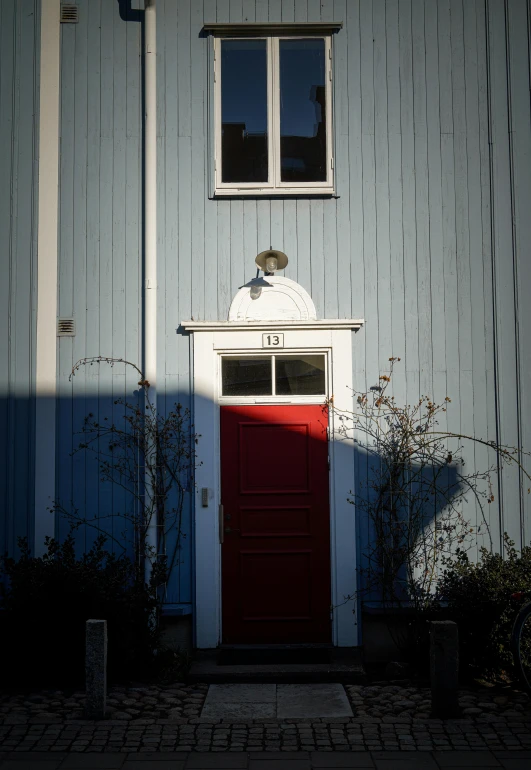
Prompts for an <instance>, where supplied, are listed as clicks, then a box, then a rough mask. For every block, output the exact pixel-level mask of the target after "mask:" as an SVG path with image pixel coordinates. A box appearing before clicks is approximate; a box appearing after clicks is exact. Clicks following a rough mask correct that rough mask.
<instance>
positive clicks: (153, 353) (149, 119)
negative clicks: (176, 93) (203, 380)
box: [143, 0, 158, 582]
mask: <svg viewBox="0 0 531 770" xmlns="http://www.w3.org/2000/svg"><path fill="white" fill-rule="evenodd" d="M145 8H146V10H145V27H144V42H145V49H144V54H145V56H144V62H145V72H144V105H145V111H146V112H145V147H144V152H145V155H144V185H145V188H144V189H145V194H144V340H143V343H144V350H143V353H144V376H145V378H146V380H147V381H148V382H149V388H148V395H149V400H150V402H151V404H152V406H153V408H154V410H155V413H156V408H157V44H156V38H157V15H156V9H155V0H146V5H145ZM148 451H149V449H148ZM153 451H154V448H152V449H151V452H153ZM154 492H155V490H154V489H153V488H152V484H151V478H150V477H149V474H148V473H146V474H145V494H146V497H147V498H148V499H149V498H152V496H153V494H154ZM157 523H158V522H157V520H156V517H152V519H151V521H150V524H149V527H148V530H147V545H148V547H151V548H154V549H155V553H157V552H158V546H157V540H158V538H157ZM150 577H151V562H150V560H149V559H146V566H145V579H146V582H149V579H150Z"/></svg>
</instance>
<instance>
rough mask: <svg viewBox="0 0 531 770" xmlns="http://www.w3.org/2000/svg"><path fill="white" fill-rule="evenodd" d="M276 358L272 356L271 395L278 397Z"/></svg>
mask: <svg viewBox="0 0 531 770" xmlns="http://www.w3.org/2000/svg"><path fill="white" fill-rule="evenodd" d="M275 358H276V356H274V355H272V356H271V395H272V396H276V395H277V383H276V379H277V374H276V362H275Z"/></svg>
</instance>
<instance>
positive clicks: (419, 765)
mask: <svg viewBox="0 0 531 770" xmlns="http://www.w3.org/2000/svg"><path fill="white" fill-rule="evenodd" d="M530 765H531V751H525V752H524V751H522V752H520V754H518V755H515V754H514V753H512V752H508V751H495V752H490V751H478V752H475V753H473V754H471V753H470V752H469V753H466V752H464V751H448V752H443V751H432V752H429V753H424V754H416V753H415V754H409V755H408V756H407V757H405V756H404V754H402V753H400V752H396V751H383V752H376V751H370V752H369V751H363V752H360V753H358V754H352V753H348V752H337V753H334V754H322V753H319V752H307V751H298V752H296V753H293V754H290V755H286V754H273V753H263V752H257V753H254V754H251V753H248V752H246V753H243V754H207V753H195V754H192V753H189V752H166V753H159V754H153V753H152V754H149V755H148V754H119V753H116V752H115V753H108V754H100V755H98V756H97V757H96V756H95V755H94V754H92V755H86V754H81V755H79V754H77V755H74V754H56V755H55V756H53V757H50V755H47V754H44V755H39V756H38V758H36V757H35V755H34V754H23V753H20V754H9V755H7V756H5V757H0V770H101V769H102V768H104V769H105V770H148V768H149V770H165V768H167V769H168V770H170V768H171V770H211V769H214V768H220V770H221V769H223V770H313V769H315V770H317V768H320V770H325V769H326V768H328V770H332V769H333V768H367V770H368V769H369V768H371V769H372V770H447V768H448V769H449V768H452V770H465V768H466V769H467V770H469V768H478V770H479V768H494V767H497V768H500V770H529V767H530Z"/></svg>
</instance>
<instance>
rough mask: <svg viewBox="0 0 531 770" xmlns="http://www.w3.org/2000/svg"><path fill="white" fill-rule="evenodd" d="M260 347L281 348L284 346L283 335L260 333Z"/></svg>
mask: <svg viewBox="0 0 531 770" xmlns="http://www.w3.org/2000/svg"><path fill="white" fill-rule="evenodd" d="M262 347H263V348H283V347H284V335H283V334H270V333H269V332H268V333H267V334H262Z"/></svg>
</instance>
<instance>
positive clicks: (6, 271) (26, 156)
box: [0, 0, 40, 555]
mask: <svg viewBox="0 0 531 770" xmlns="http://www.w3.org/2000/svg"><path fill="white" fill-rule="evenodd" d="M39 40H40V4H39V3H38V2H36V1H35V0H2V2H1V3H0V105H1V108H0V242H1V248H0V260H1V277H0V436H1V441H0V521H1V525H0V553H2V554H4V553H5V551H7V552H8V553H9V554H10V555H14V554H16V553H18V549H17V537H19V536H22V535H27V536H28V539H29V543H30V546H31V547H33V529H34V515H33V504H34V482H33V473H34V451H33V447H34V436H35V425H34V400H33V396H34V374H35V296H36V251H37V249H36V245H37V176H38V166H37V160H38V153H37V141H38V126H39V121H38V110H39Z"/></svg>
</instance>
